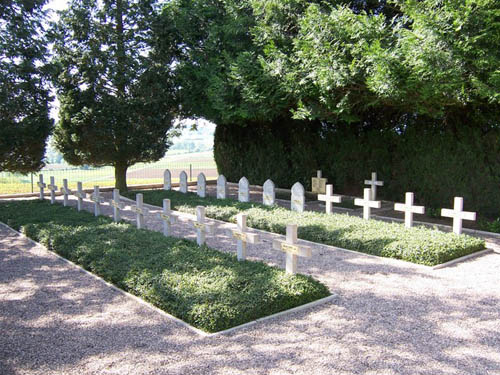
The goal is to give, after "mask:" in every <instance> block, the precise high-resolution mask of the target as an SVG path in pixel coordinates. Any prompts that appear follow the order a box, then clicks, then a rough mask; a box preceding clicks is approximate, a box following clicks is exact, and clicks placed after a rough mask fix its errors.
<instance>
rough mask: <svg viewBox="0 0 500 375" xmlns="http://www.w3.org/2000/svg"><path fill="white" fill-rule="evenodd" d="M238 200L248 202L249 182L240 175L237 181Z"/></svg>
mask: <svg viewBox="0 0 500 375" xmlns="http://www.w3.org/2000/svg"><path fill="white" fill-rule="evenodd" d="M238 200H239V201H240V202H250V183H249V182H248V180H247V178H246V177H242V178H241V179H240V182H239V183H238Z"/></svg>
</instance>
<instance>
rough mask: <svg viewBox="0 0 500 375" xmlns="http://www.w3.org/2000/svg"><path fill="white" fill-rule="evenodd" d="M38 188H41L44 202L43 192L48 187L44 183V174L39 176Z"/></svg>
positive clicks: (41, 196) (41, 198)
mask: <svg viewBox="0 0 500 375" xmlns="http://www.w3.org/2000/svg"><path fill="white" fill-rule="evenodd" d="M37 185H38V187H39V188H40V200H42V201H43V200H44V195H43V190H44V189H45V188H46V187H47V184H46V183H44V182H43V174H40V176H38V183H37Z"/></svg>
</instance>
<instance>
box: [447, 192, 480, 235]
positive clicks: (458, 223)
mask: <svg viewBox="0 0 500 375" xmlns="http://www.w3.org/2000/svg"><path fill="white" fill-rule="evenodd" d="M441 216H443V217H451V218H453V233H456V234H462V221H463V220H471V221H475V220H476V213H475V212H467V211H464V199H463V198H461V197H455V202H454V205H453V210H450V209H448V208H443V209H441Z"/></svg>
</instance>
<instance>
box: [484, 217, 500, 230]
mask: <svg viewBox="0 0 500 375" xmlns="http://www.w3.org/2000/svg"><path fill="white" fill-rule="evenodd" d="M479 228H481V230H485V231H487V232H493V233H500V217H497V218H496V219H495V220H493V221H485V220H482V221H480V222H479Z"/></svg>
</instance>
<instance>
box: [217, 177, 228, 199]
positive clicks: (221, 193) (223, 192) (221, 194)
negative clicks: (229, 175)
mask: <svg viewBox="0 0 500 375" xmlns="http://www.w3.org/2000/svg"><path fill="white" fill-rule="evenodd" d="M226 198H227V179H226V177H224V175H222V174H221V175H220V176H219V177H217V199H226Z"/></svg>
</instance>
